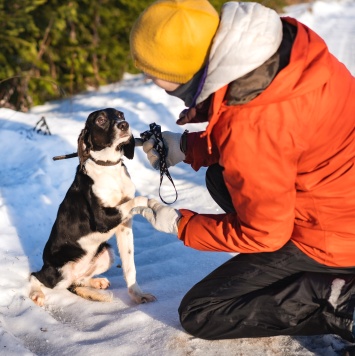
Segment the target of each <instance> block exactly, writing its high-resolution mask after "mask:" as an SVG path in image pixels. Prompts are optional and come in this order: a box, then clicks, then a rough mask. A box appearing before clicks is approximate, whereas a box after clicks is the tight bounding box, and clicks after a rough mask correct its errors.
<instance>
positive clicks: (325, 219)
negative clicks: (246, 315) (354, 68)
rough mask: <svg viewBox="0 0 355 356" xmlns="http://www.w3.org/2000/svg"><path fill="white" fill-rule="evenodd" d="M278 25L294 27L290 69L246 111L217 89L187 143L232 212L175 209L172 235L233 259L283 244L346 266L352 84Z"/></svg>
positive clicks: (354, 186)
mask: <svg viewBox="0 0 355 356" xmlns="http://www.w3.org/2000/svg"><path fill="white" fill-rule="evenodd" d="M287 21H289V22H290V23H292V24H294V25H295V26H297V36H296V38H295V41H294V44H293V47H292V52H291V57H290V62H289V64H288V65H287V66H286V67H285V68H284V69H283V70H281V71H280V72H279V73H278V75H277V76H276V77H275V79H274V80H273V81H272V83H271V84H270V85H269V86H268V88H267V89H266V90H264V91H263V92H262V93H261V94H260V95H259V96H257V97H256V98H255V99H253V100H251V101H250V102H249V103H247V104H243V105H235V106H228V105H226V102H225V100H224V96H225V93H226V90H227V87H224V88H222V89H220V90H219V91H217V92H216V93H215V94H214V95H213V99H212V103H211V107H210V114H209V125H208V127H207V129H206V132H205V133H204V134H205V136H203V137H201V135H200V134H197V133H192V134H189V136H188V142H187V155H186V161H187V162H189V163H191V165H192V167H193V168H194V169H195V170H198V169H199V168H200V167H201V166H209V165H211V164H214V163H217V162H218V163H219V164H220V165H221V166H222V167H224V180H225V183H226V186H227V188H228V190H229V192H230V195H231V197H232V200H233V205H234V207H235V210H236V212H237V213H229V214H220V215H212V214H197V213H195V212H192V211H189V210H185V209H181V210H180V211H181V213H182V215H183V216H182V219H181V220H180V224H179V232H178V237H179V238H180V239H181V240H182V241H183V242H184V243H185V245H187V246H190V247H193V248H196V249H199V250H210V251H228V252H241V253H254V252H268V251H275V250H278V249H280V248H281V247H282V246H283V245H285V243H286V242H288V241H289V240H290V239H291V241H292V242H293V243H294V244H295V245H296V246H297V247H298V248H300V249H301V250H302V251H303V252H305V253H306V254H307V255H308V256H310V257H311V258H313V259H314V260H316V261H318V262H320V263H322V264H325V265H328V266H335V267H349V266H355V166H354V155H355V129H354V126H355V125H354V124H355V78H354V77H353V76H352V75H351V74H350V73H349V71H348V70H347V69H346V68H345V66H344V65H343V64H342V63H340V62H339V61H338V60H337V59H336V58H335V57H334V56H333V55H331V54H330V53H329V51H328V49H327V47H326V45H325V43H324V41H323V40H322V39H321V38H320V37H319V36H318V35H317V34H315V33H314V32H313V31H311V30H310V29H309V28H307V27H306V26H304V25H302V24H300V23H298V22H297V21H296V20H293V19H288V20H287ZM207 146H211V153H208V149H207Z"/></svg>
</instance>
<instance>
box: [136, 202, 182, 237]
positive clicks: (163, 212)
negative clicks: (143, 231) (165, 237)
mask: <svg viewBox="0 0 355 356" xmlns="http://www.w3.org/2000/svg"><path fill="white" fill-rule="evenodd" d="M131 213H132V214H133V215H136V214H141V215H142V216H143V217H145V218H146V219H147V220H148V221H149V222H150V223H151V224H152V225H153V227H154V228H155V229H156V230H159V231H162V232H166V233H169V234H175V235H177V233H178V221H179V220H180V218H181V213H180V212H179V210H176V209H173V208H170V207H168V206H166V205H163V204H160V203H159V202H158V201H156V200H155V199H148V207H146V206H137V207H135V208H133V209H132V210H131Z"/></svg>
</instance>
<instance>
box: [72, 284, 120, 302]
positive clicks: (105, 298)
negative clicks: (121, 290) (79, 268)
mask: <svg viewBox="0 0 355 356" xmlns="http://www.w3.org/2000/svg"><path fill="white" fill-rule="evenodd" d="M68 290H69V291H70V292H72V293H74V294H77V295H78V296H80V297H82V298H84V299H88V300H93V301H96V302H111V301H112V299H113V296H112V293H111V292H105V293H104V292H101V291H99V290H97V289H95V288H90V287H86V286H75V285H73V286H71V287H70V288H68Z"/></svg>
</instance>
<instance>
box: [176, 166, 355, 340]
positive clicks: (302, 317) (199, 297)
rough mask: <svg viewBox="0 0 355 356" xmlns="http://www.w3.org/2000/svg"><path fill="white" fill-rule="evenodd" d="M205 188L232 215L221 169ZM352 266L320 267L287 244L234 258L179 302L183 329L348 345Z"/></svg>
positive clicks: (210, 173) (354, 280) (214, 335)
mask: <svg viewBox="0 0 355 356" xmlns="http://www.w3.org/2000/svg"><path fill="white" fill-rule="evenodd" d="M206 185H207V188H208V190H209V192H210V194H211V196H212V197H213V198H214V199H215V201H216V202H217V204H218V205H219V206H220V207H221V208H222V209H223V210H225V211H226V212H233V211H235V210H234V208H233V204H232V202H231V198H230V195H229V193H228V190H227V188H226V186H225V184H224V180H223V176H222V168H221V167H220V166H219V165H213V166H211V167H209V168H208V170H207V173H206ZM354 308H355V266H354V267H352V268H333V267H328V266H325V265H322V264H320V263H318V262H316V261H314V260H313V259H311V258H310V257H308V256H307V255H305V254H304V253H303V252H301V251H300V250H299V249H298V248H297V247H296V246H295V245H294V244H293V243H292V242H289V243H287V244H286V245H285V246H284V247H283V248H281V249H280V250H278V251H275V252H265V253H252V254H239V255H236V256H235V257H233V258H232V259H230V260H229V261H227V262H226V263H224V264H223V265H222V266H220V267H219V268H217V269H216V270H215V271H213V272H212V273H211V274H209V275H208V276H207V277H205V278H204V279H203V280H202V281H200V282H199V283H197V284H196V285H195V286H194V287H193V288H192V289H191V290H190V291H189V292H188V293H187V294H186V295H185V297H184V298H183V300H182V302H181V304H180V307H179V315H180V321H181V324H182V326H183V328H184V329H185V330H186V331H187V332H189V333H190V334H192V335H194V336H196V337H199V338H202V339H210V340H215V339H232V338H251V337H264V336H276V335H319V334H337V335H339V336H341V337H342V338H344V339H345V340H348V341H352V342H353V341H354V338H353V334H352V327H353V313H354Z"/></svg>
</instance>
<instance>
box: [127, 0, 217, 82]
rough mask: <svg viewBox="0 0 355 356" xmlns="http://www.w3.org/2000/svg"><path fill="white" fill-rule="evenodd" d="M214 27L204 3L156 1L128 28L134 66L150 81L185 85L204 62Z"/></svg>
mask: <svg viewBox="0 0 355 356" xmlns="http://www.w3.org/2000/svg"><path fill="white" fill-rule="evenodd" d="M218 24H219V16H218V13H217V11H216V10H215V9H214V8H213V6H212V5H211V4H210V3H209V2H208V1H207V0H159V1H156V2H154V3H153V4H152V5H150V6H149V7H148V8H147V9H146V10H145V11H144V12H143V13H142V14H141V15H140V17H139V18H138V19H137V21H136V23H135V24H134V26H133V28H132V31H131V36H130V45H131V54H132V57H133V60H134V65H135V66H136V67H137V68H138V69H140V70H142V71H143V72H145V73H146V74H148V75H150V76H152V77H156V78H159V79H163V80H167V81H170V82H175V83H186V82H188V81H189V80H190V79H191V78H192V77H193V76H194V74H196V73H197V72H198V71H199V70H200V69H201V68H202V67H203V65H204V63H205V62H206V60H207V58H208V53H209V49H210V47H211V43H212V39H213V37H214V35H215V33H216V30H217V27H218Z"/></svg>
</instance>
